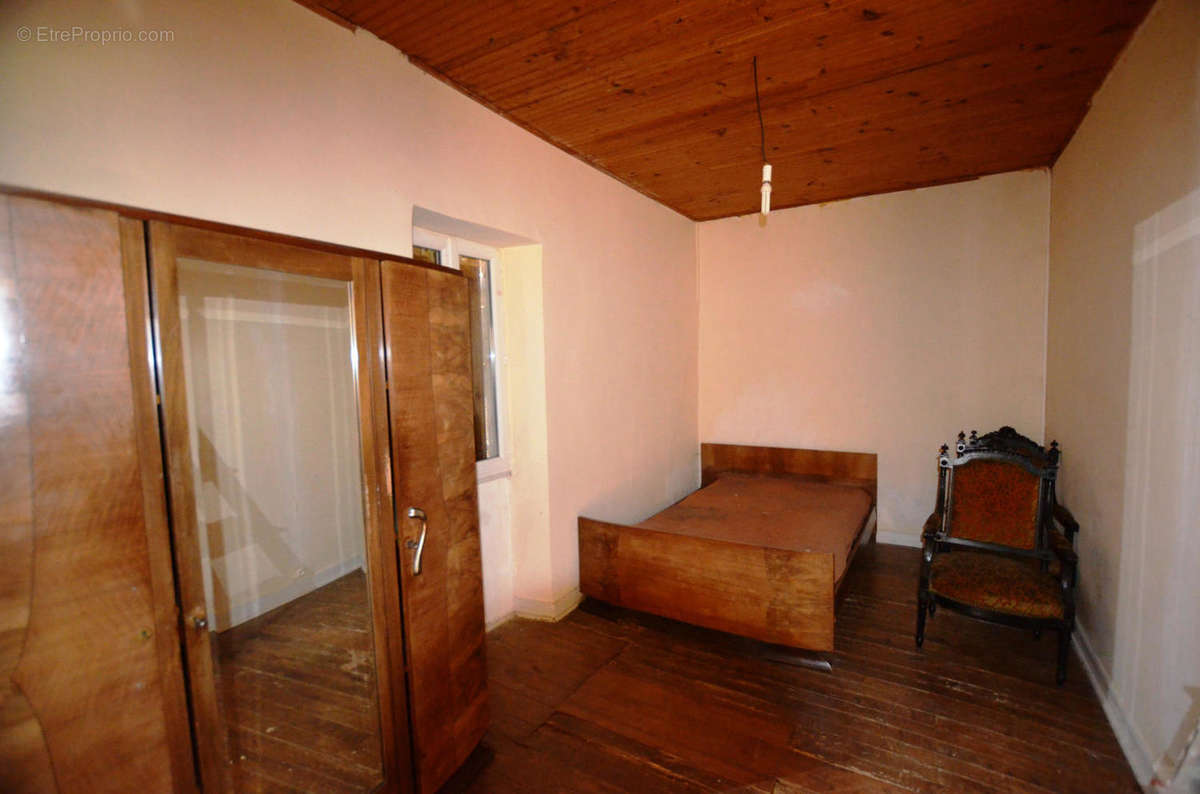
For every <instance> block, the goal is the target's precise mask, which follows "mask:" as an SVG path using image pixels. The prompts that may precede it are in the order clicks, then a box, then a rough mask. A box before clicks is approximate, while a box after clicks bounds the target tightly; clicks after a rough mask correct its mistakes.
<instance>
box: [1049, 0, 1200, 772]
mask: <svg viewBox="0 0 1200 794" xmlns="http://www.w3.org/2000/svg"><path fill="white" fill-rule="evenodd" d="M1051 197H1052V201H1051V212H1050V219H1051V222H1050V331H1049V340H1048V343H1049V344H1048V382H1047V388H1046V432H1047V433H1049V434H1051V435H1054V436H1057V437H1058V439H1059V440H1060V441H1062V442H1063V447H1064V449H1065V458H1064V467H1063V471H1062V475H1061V483H1060V486H1059V489H1060V492H1061V493H1062V495H1063V498H1064V500H1065V502H1066V503H1067V504H1068V505H1069V506H1070V507H1071V509H1072V510H1074V511H1075V514H1076V517H1077V518H1078V519H1079V521H1080V523H1081V524H1082V525H1083V530H1082V532H1081V534H1080V539H1079V555H1080V585H1079V590H1080V599H1079V600H1080V603H1079V624H1080V630H1079V632H1078V636H1079V637H1080V638H1082V641H1083V644H1082V650H1083V651H1084V657H1085V660H1086V661H1087V662H1088V663H1089V665H1090V668H1091V670H1090V671H1091V673H1092V675H1093V679H1094V681H1095V683H1096V685H1097V689H1098V690H1099V691H1100V694H1101V697H1102V698H1103V700H1104V703H1105V707H1106V710H1107V711H1108V712H1109V716H1110V719H1111V720H1112V722H1113V726H1114V728H1115V729H1116V731H1117V736H1118V738H1119V739H1121V741H1122V744H1123V745H1124V747H1125V751H1126V755H1128V756H1129V758H1130V761H1131V762H1132V763H1133V767H1134V770H1135V771H1136V772H1137V773H1138V776H1139V777H1140V778H1141V779H1142V780H1143V782H1144V781H1145V780H1147V779H1148V778H1149V777H1150V775H1151V772H1152V771H1153V770H1154V769H1155V767H1156V766H1157V767H1158V768H1159V771H1160V772H1165V771H1167V770H1169V768H1170V766H1171V761H1172V760H1173V757H1174V754H1175V753H1178V752H1179V751H1180V746H1181V744H1182V741H1183V739H1184V738H1186V734H1187V732H1188V731H1189V730H1190V729H1191V727H1192V725H1193V724H1194V722H1193V721H1194V720H1195V719H1196V718H1197V716H1200V606H1198V605H1200V579H1198V578H1197V575H1196V574H1197V570H1198V569H1200V529H1198V528H1197V527H1198V525H1197V515H1200V3H1197V2H1195V0H1161V2H1160V3H1158V5H1156V6H1155V8H1154V9H1153V10H1152V11H1151V13H1150V16H1149V17H1148V18H1147V20H1146V22H1145V23H1143V25H1142V27H1141V29H1140V30H1139V31H1138V32H1137V34H1136V35H1135V36H1134V38H1133V40H1132V41H1131V42H1130V44H1129V46H1128V48H1127V49H1126V51H1125V53H1123V55H1122V56H1121V58H1120V59H1119V60H1118V62H1117V64H1116V66H1115V67H1114V68H1113V71H1112V72H1111V73H1110V74H1109V76H1108V78H1107V79H1106V80H1105V82H1104V85H1103V86H1102V87H1101V89H1100V90H1099V91H1098V92H1097V93H1096V96H1095V98H1094V100H1093V102H1092V109H1091V110H1090V111H1089V112H1088V115H1087V117H1086V118H1085V119H1084V121H1083V123H1082V124H1081V125H1080V127H1079V130H1078V131H1077V132H1076V134H1075V137H1074V138H1073V139H1072V140H1071V142H1070V144H1069V145H1068V146H1067V148H1066V150H1065V151H1064V152H1063V154H1062V156H1061V157H1060V158H1059V160H1058V162H1057V163H1056V164H1055V166H1054V171H1053V187H1052V191H1051Z"/></svg>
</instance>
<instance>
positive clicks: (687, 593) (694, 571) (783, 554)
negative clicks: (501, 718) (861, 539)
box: [579, 516, 834, 651]
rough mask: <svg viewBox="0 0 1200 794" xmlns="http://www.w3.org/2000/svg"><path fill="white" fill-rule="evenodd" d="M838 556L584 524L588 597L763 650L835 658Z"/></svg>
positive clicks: (582, 565) (582, 560)
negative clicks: (774, 646) (752, 642)
mask: <svg viewBox="0 0 1200 794" xmlns="http://www.w3.org/2000/svg"><path fill="white" fill-rule="evenodd" d="M833 571H834V565H833V555H832V554H828V553H823V552H795V551H787V550H784V549H770V548H763V547H762V546H751V545H746V544H742V543H732V542H728V541H720V540H710V539H707V538H697V537H690V536H687V535H677V534H672V533H666V532H656V531H654V530H648V529H641V528H639V527H631V526H624V525H622V524H610V523H607V522H604V521H596V520H594V519H590V518H584V517H582V516H580V518H579V579H580V582H579V586H580V589H581V590H582V591H583V593H584V595H587V596H591V597H592V598H596V599H599V600H601V601H605V602H607V603H610V604H615V605H617V606H622V607H627V608H629V609H636V610H640V611H643V612H650V613H652V614H655V615H660V616H662V617H666V618H671V619H673V620H681V621H684V622H686V623H692V624H695V625H698V626H704V627H706V628H710V629H717V630H718V631H726V632H730V633H732V634H740V635H742V636H745V637H752V638H754V639H758V640H763V641H764V642H773V643H779V644H782V645H790V646H792V647H797V648H806V649H809V650H818V651H829V650H833V622H834V616H833V606H834V579H833Z"/></svg>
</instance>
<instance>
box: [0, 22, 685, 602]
mask: <svg viewBox="0 0 1200 794" xmlns="http://www.w3.org/2000/svg"><path fill="white" fill-rule="evenodd" d="M22 25H25V26H29V27H30V28H31V29H32V30H33V31H35V32H36V30H37V28H38V27H39V26H43V27H44V26H54V27H57V28H60V29H62V28H70V27H71V26H73V25H79V26H82V27H87V28H92V29H101V28H128V29H133V30H138V29H155V30H157V29H169V30H171V31H173V33H174V41H173V42H171V43H157V44H144V43H137V42H131V43H114V44H108V45H100V44H87V43H49V42H37V41H31V42H28V43H21V42H18V41H17V39H16V35H15V33H14V31H17V30H18V28H19V27H20V26H22ZM0 30H2V31H4V34H3V39H0V74H3V76H4V77H3V79H2V80H0V182H3V183H6V184H9V185H15V186H20V187H27V188H33V189H39V190H46V191H54V192H59V193H65V194H70V195H77V196H84V197H89V198H95V199H101V200H105V201H111V202H117V203H123V204H130V205H135V206H143V207H149V208H152V209H156V210H163V211H168V212H174V213H179V214H181V215H187V216H193V217H198V218H204V219H210V220H215V221H222V222H227V223H233V224H238V225H242V226H249V227H253V228H258V229H265V230H270V231H276V232H284V233H288V234H294V235H300V236H303V237H310V238H315V239H320V240H328V241H331V242H335V243H343V244H348V245H356V246H363V247H366V248H372V249H377V250H382V251H392V252H395V253H398V254H406V253H408V252H409V251H410V250H411V248H410V247H411V242H412V233H411V225H412V224H411V218H412V212H413V207H414V205H419V206H421V207H424V208H427V209H430V210H434V211H436V212H441V213H444V214H445V215H448V216H450V217H454V218H462V219H466V220H470V221H473V222H475V223H479V224H483V225H486V226H489V227H491V228H495V229H503V230H505V231H508V232H511V233H513V234H516V235H520V236H522V237H524V238H526V239H529V240H534V241H537V242H539V243H541V245H542V253H543V259H542V267H543V271H542V298H543V301H544V329H545V333H544V338H543V345H544V361H545V368H544V378H545V400H544V406H545V416H543V417H534V418H531V419H530V421H529V425H530V426H536V425H537V424H538V423H539V422H540V423H542V424H544V426H545V427H546V434H547V438H546V441H545V444H546V449H547V459H548V461H549V463H548V467H549V474H548V484H547V491H546V495H547V497H548V499H547V501H548V508H547V509H548V516H549V520H548V522H547V523H546V524H545V526H544V528H543V529H544V532H545V533H546V534H545V535H544V536H543V537H535V538H531V539H529V545H531V546H537V547H542V548H545V549H546V550H547V551H548V553H547V554H546V555H545V557H544V562H542V561H539V560H534V559H533V558H530V559H528V560H526V561H525V562H526V564H525V565H524V566H523V567H522V566H517V567H516V569H515V571H514V576H515V581H514V585H513V587H514V597H518V598H525V599H527V600H529V601H530V602H539V603H543V604H546V605H548V606H547V608H550V605H553V604H554V603H556V602H557V601H559V600H560V599H561V598H563V597H565V596H568V595H569V594H570V592H571V591H572V590H573V589H574V588H575V586H576V582H577V578H578V551H577V540H576V523H575V521H576V516H577V515H578V514H579V513H582V512H588V513H592V514H595V515H601V516H604V517H608V518H614V519H631V518H634V517H642V516H645V515H648V514H650V513H653V512H655V511H656V510H659V509H661V508H662V507H664V506H666V505H667V504H669V503H671V502H673V501H675V500H676V499H678V498H680V497H681V496H683V495H684V494H685V493H686V492H687V491H688V490H690V489H691V488H693V487H695V485H696V484H697V482H698V478H699V475H698V464H697V460H696V459H697V435H696V391H697V389H696V296H695V286H694V285H695V251H694V236H693V224H692V223H691V222H690V221H688V220H687V219H686V218H684V217H682V216H680V215H678V214H676V213H674V212H672V211H671V210H668V209H666V208H664V207H662V206H661V205H659V204H657V203H655V202H653V201H651V200H650V199H648V198H646V197H644V196H642V195H640V194H638V193H635V192H634V191H632V190H630V189H629V188H627V187H625V186H623V185H621V184H620V183H618V182H616V181H615V180H613V179H611V178H609V177H607V176H605V175H603V174H601V173H599V172H597V171H596V170H594V169H592V168H590V167H589V166H586V165H584V164H583V163H582V162H580V161H578V160H576V159H574V158H572V157H570V156H569V155H567V154H564V153H563V152H561V151H559V150H557V149H555V148H554V147H552V146H550V145H549V144H547V143H545V142H543V141H541V140H540V139H538V138H535V137H534V136H532V135H530V134H528V133H526V132H524V131H523V130H521V129H519V128H518V127H516V126H515V125H512V124H510V123H508V122H506V121H505V120H503V119H502V118H500V117H499V116H497V115H495V114H493V113H491V112H490V111H488V110H486V109H484V108H483V107H481V106H480V105H478V104H476V103H475V102H472V101H471V100H469V99H467V98H466V97H464V96H462V95H461V94H459V93H457V92H455V91H454V90H452V89H450V88H448V87H447V86H446V85H444V84H443V83H441V82H439V81H438V80H435V79H434V78H432V77H429V76H427V75H425V74H424V73H422V72H420V71H419V70H417V69H416V68H414V67H413V66H411V65H410V64H408V63H407V61H406V60H405V58H404V57H403V56H402V55H401V54H400V53H399V52H397V51H396V50H395V49H394V48H393V47H391V46H390V45H387V44H385V43H383V42H381V41H379V40H377V39H375V38H374V37H373V36H371V35H370V34H366V33H363V32H358V33H351V32H350V31H347V30H344V29H342V28H340V27H338V26H336V25H334V24H332V23H330V22H329V21H328V20H325V19H323V18H321V17H319V16H317V15H316V14H313V13H311V12H309V11H307V10H305V9H303V8H301V7H300V6H299V5H297V4H296V3H295V2H292V0H247V1H246V2H238V1H236V0H211V1H210V0H204V1H203V2H201V1H200V0H192V1H191V2H188V1H186V0H177V1H175V2H169V1H168V0H147V1H146V2H127V3H111V2H103V0H91V1H90V2H67V1H66V0H58V1H54V0H50V1H48V2H44V3H36V4H34V3H28V4H18V3H6V4H4V5H3V6H0ZM515 410H523V406H520V405H518V406H515ZM516 482H517V480H516V479H515V477H514V484H515V483H516ZM512 499H513V502H514V503H517V502H518V501H523V500H526V499H527V497H526V496H525V495H521V494H517V493H513V495H512ZM535 530H536V527H533V528H530V527H526V526H516V527H515V529H514V532H517V533H520V532H524V531H535ZM514 540H515V539H514ZM487 543H488V541H487V540H485V547H486V545H487ZM493 617H494V616H493Z"/></svg>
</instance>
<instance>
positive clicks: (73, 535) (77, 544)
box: [0, 198, 173, 792]
mask: <svg viewBox="0 0 1200 794" xmlns="http://www.w3.org/2000/svg"><path fill="white" fill-rule="evenodd" d="M6 204H7V212H6V213H5V214H4V218H3V220H4V225H5V227H6V229H7V231H8V235H9V240H8V245H5V246H4V256H5V260H4V267H5V268H6V270H7V272H6V273H5V274H4V277H3V279H4V291H5V297H6V300H5V302H4V308H3V310H2V311H3V312H4V314H5V317H4V320H5V322H6V324H7V325H9V327H10V328H11V327H12V326H11V323H12V321H13V311H14V308H15V312H16V313H17V315H19V322H20V326H21V334H23V337H17V336H8V340H9V342H10V347H9V350H10V354H9V358H8V359H7V360H6V361H5V364H6V365H7V367H6V369H5V371H4V373H3V377H4V381H5V382H4V384H3V389H4V391H5V400H4V407H3V408H2V409H0V411H2V412H3V415H2V417H0V433H3V434H4V438H3V441H4V442H5V443H4V448H5V455H4V458H5V461H6V463H5V464H4V465H5V469H6V470H5V471H4V472H3V474H4V480H3V482H4V484H5V488H4V495H3V497H2V498H0V502H2V503H3V505H4V507H3V509H2V512H3V514H4V515H3V526H4V530H3V531H4V543H5V547H6V548H5V553H4V554H3V556H2V557H0V566H2V567H3V571H2V572H0V573H2V575H0V580H2V581H3V582H5V588H6V589H5V592H4V599H3V612H2V613H0V614H2V615H3V617H4V624H3V626H2V627H0V631H2V632H3V637H4V640H3V647H2V649H0V659H3V660H4V665H3V669H4V672H6V673H9V675H6V676H5V679H4V682H3V683H4V689H3V690H0V691H2V692H4V694H5V700H4V704H3V708H2V717H3V725H2V726H0V731H2V732H3V734H4V739H3V740H0V745H2V746H3V749H4V751H5V753H6V755H5V757H4V758H3V759H0V769H4V770H5V772H4V773H3V774H5V775H7V776H10V777H15V778H16V779H17V781H18V782H17V783H16V784H14V785H15V788H14V789H10V787H9V783H8V781H7V780H4V781H3V787H4V788H5V790H20V789H21V788H22V787H25V788H28V789H31V790H48V787H49V786H51V785H52V786H53V787H56V788H57V789H58V790H59V791H64V792H65V791H71V792H74V791H88V792H107V791H112V792H124V791H129V790H131V789H138V790H144V791H169V790H171V789H172V787H173V782H172V776H171V763H170V752H169V750H168V741H167V735H166V730H165V728H164V707H163V695H162V688H161V685H160V680H159V667H158V658H157V650H156V642H155V636H156V634H157V626H158V624H157V623H156V619H155V614H154V608H153V599H152V589H151V577H150V571H149V564H148V555H147V544H146V538H147V535H146V520H145V513H144V510H145V505H144V502H143V491H142V480H141V470H140V468H139V460H138V446H137V438H136V432H135V418H134V410H133V395H132V387H131V383H130V362H129V348H128V344H129V342H128V337H127V333H126V320H125V316H126V315H125V308H126V307H125V293H124V284H123V279H122V261H121V243H120V235H119V229H118V218H117V215H116V214H115V213H114V212H110V211H104V210H95V209H82V208H75V207H66V206H61V205H56V204H52V203H49V202H44V201H38V200H33V199H18V198H9V199H7V201H6ZM18 339H20V340H21V341H18ZM13 348H17V350H16V352H15V354H14V353H12V352H11V351H12V350H13ZM14 355H15V357H16V358H14ZM22 423H27V425H26V429H24V430H22V428H21V425H22ZM10 442H11V443H12V445H13V446H11V447H10V446H9V443H10ZM12 449H16V450H22V453H21V454H18V455H10V454H9V452H10V450H12ZM22 462H23V465H24V467H25V471H21V468H22ZM30 508H31V509H30ZM10 544H11V545H10ZM10 549H11V550H13V551H15V553H13V554H10V553H9V551H10ZM10 587H11V589H9V588H10ZM22 601H23V602H24V603H25V606H24V607H23V608H22V607H21V606H20V604H21V602H22ZM22 620H25V621H26V622H25V625H23V626H22V625H21V623H22ZM14 646H16V647H17V648H18V649H17V650H16V651H15V653H16V654H18V656H17V660H16V664H15V669H14V666H13V665H12V657H13V654H14V650H13V649H14ZM22 698H23V699H24V701H25V702H24V703H23V702H22ZM26 709H28V710H26ZM38 733H40V739H41V741H42V742H43V743H44V750H43V749H40V748H38V747H37V746H36V745H37V742H38V738H35V737H36V736H37V734H38ZM18 736H20V737H25V738H23V739H18V740H17V742H16V745H15V747H16V749H17V750H18V752H17V755H16V757H13V756H10V755H8V753H9V752H11V751H13V748H14V743H13V739H14V737H18ZM47 757H48V759H49V763H50V766H51V768H52V773H53V781H52V783H51V781H50V779H49V777H48V773H47V770H46V768H45V761H46V758H47Z"/></svg>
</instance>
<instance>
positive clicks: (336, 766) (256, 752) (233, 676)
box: [218, 571, 381, 794]
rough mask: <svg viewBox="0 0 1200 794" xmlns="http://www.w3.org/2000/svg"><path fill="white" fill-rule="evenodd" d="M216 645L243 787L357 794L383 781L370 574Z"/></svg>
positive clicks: (352, 577)
mask: <svg viewBox="0 0 1200 794" xmlns="http://www.w3.org/2000/svg"><path fill="white" fill-rule="evenodd" d="M218 642H219V645H220V654H219V657H220V658H219V660H220V665H219V670H220V673H219V687H220V689H221V690H222V696H223V697H222V699H223V703H224V711H225V719H226V723H227V725H228V728H229V743H230V751H231V752H230V754H231V756H232V761H233V764H234V779H235V786H236V787H237V790H238V791H239V792H328V794H349V793H350V792H361V791H368V790H370V789H371V788H373V787H374V786H375V785H376V784H377V783H378V782H379V781H380V780H381V773H380V765H381V759H380V744H379V733H378V730H379V729H378V708H377V706H376V698H375V696H374V692H375V673H374V667H373V654H372V652H371V633H370V614H369V611H368V605H367V590H366V577H365V576H364V575H363V572H362V571H354V572H352V573H350V574H347V575H346V576H343V577H342V578H340V579H337V580H336V581H333V582H330V583H329V584H327V585H325V586H324V587H321V588H319V589H317V590H314V591H312V592H311V593H308V594H306V595H304V596H301V597H300V598H298V599H296V600H294V601H291V602H289V603H288V604H286V605H284V606H282V607H280V608H278V609H276V610H273V611H271V612H269V613H267V614H266V615H264V616H261V617H259V618H255V619H254V620H252V621H249V622H247V623H246V624H243V625H242V626H238V627H235V628H233V629H230V630H229V631H226V632H224V633H222V634H221V635H219V639H218Z"/></svg>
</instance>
